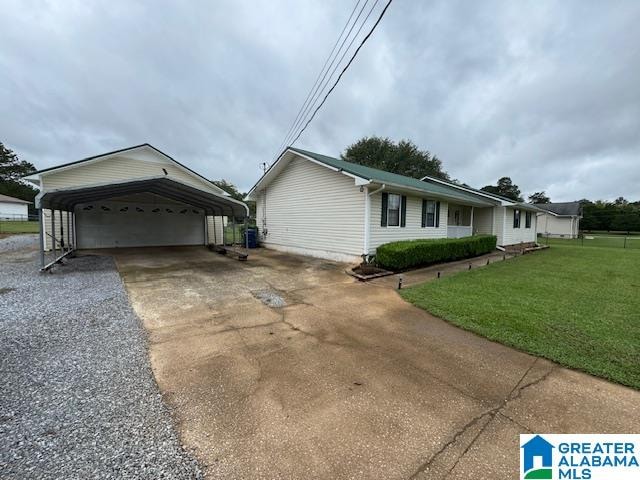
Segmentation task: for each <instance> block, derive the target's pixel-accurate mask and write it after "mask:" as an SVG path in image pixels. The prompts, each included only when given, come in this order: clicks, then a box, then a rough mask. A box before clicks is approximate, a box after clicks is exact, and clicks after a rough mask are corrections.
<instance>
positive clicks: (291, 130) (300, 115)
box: [276, 0, 369, 155]
mask: <svg viewBox="0 0 640 480" xmlns="http://www.w3.org/2000/svg"><path fill="white" fill-rule="evenodd" d="M361 1H362V0H358V1H357V2H356V4H355V6H354V7H353V10H351V15H349V18H348V19H347V23H345V24H344V27H342V31H341V32H340V35H338V38H337V39H336V43H334V44H333V48H332V49H331V53H329V56H328V57H327V59H326V60H325V61H324V65H323V66H322V68H321V69H320V72H318V76H317V77H316V81H315V82H314V84H313V86H312V87H311V89H310V90H309V93H308V94H307V97H306V98H305V99H304V102H303V103H302V106H301V107H300V110H298V114H297V115H296V118H295V120H294V121H293V123H292V124H291V126H290V127H289V130H288V131H287V134H286V135H285V137H284V140H283V141H282V143H281V144H280V147H279V148H278V152H276V155H277V154H279V153H280V150H282V148H283V147H284V146H285V145H286V144H287V140H288V139H289V136H290V135H291V134H292V133H294V132H295V129H296V127H297V126H298V123H299V121H300V120H301V118H304V116H303V112H304V113H306V110H307V106H308V105H307V102H309V99H310V98H312V97H313V96H314V95H315V94H316V91H317V89H316V87H317V86H318V81H320V84H322V82H324V79H325V77H326V75H327V72H328V71H329V69H330V68H331V66H332V65H333V62H335V58H334V59H333V60H332V61H331V65H329V68H327V72H325V68H326V67H327V64H328V63H329V60H330V59H331V57H332V56H333V53H334V52H335V51H336V47H337V46H338V43H339V42H340V39H341V38H342V35H343V34H344V32H345V30H346V29H347V27H348V26H349V23H351V19H352V18H353V14H354V13H355V12H356V10H357V9H358V5H360V2H361ZM368 2H369V0H365V2H364V4H363V5H362V9H360V13H358V16H357V17H356V19H355V20H354V22H353V25H352V26H351V28H350V29H349V32H348V33H347V35H346V37H345V38H344V40H343V41H342V44H341V45H340V48H339V49H338V51H337V52H336V57H337V56H338V54H339V53H340V50H342V47H343V45H344V43H345V41H346V40H347V38H348V37H349V35H350V34H351V31H352V30H353V27H354V26H355V24H356V23H357V22H358V19H359V18H360V15H362V11H363V10H364V8H365V6H366V5H367V3H368ZM323 72H324V75H322V73H323ZM320 77H322V80H320Z"/></svg>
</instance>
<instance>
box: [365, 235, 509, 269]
mask: <svg viewBox="0 0 640 480" xmlns="http://www.w3.org/2000/svg"><path fill="white" fill-rule="evenodd" d="M496 241H497V240H496V237H495V236H494V235H476V236H473V237H463V238H438V239H433V240H403V241H400V242H391V243H385V244H384V245H380V246H379V247H378V248H377V250H376V262H377V264H378V265H379V266H381V267H382V268H386V269H389V270H405V269H407V268H412V267H424V266H426V265H432V264H434V263H439V262H451V261H454V260H461V259H463V258H469V257H475V256H477V255H483V254H485V253H489V252H491V251H492V250H494V249H495V248H496Z"/></svg>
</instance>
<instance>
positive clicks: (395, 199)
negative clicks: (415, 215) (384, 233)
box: [387, 193, 400, 227]
mask: <svg viewBox="0 0 640 480" xmlns="http://www.w3.org/2000/svg"><path fill="white" fill-rule="evenodd" d="M387 226H388V227H399V226H400V195H396V194H395V193H390V194H389V201H388V203H387Z"/></svg>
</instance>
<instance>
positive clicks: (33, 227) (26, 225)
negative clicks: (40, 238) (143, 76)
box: [0, 220, 40, 233]
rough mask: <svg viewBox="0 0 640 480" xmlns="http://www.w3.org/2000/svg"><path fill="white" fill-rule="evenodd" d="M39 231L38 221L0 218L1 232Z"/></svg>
mask: <svg viewBox="0 0 640 480" xmlns="http://www.w3.org/2000/svg"><path fill="white" fill-rule="evenodd" d="M39 231H40V224H39V223H38V222H20V221H16V222H14V221H8V220H0V233H38V232H39Z"/></svg>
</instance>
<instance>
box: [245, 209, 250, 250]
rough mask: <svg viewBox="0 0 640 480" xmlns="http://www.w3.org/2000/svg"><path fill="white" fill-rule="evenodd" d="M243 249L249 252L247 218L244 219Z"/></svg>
mask: <svg viewBox="0 0 640 480" xmlns="http://www.w3.org/2000/svg"><path fill="white" fill-rule="evenodd" d="M244 248H246V249H247V250H249V217H244Z"/></svg>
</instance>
